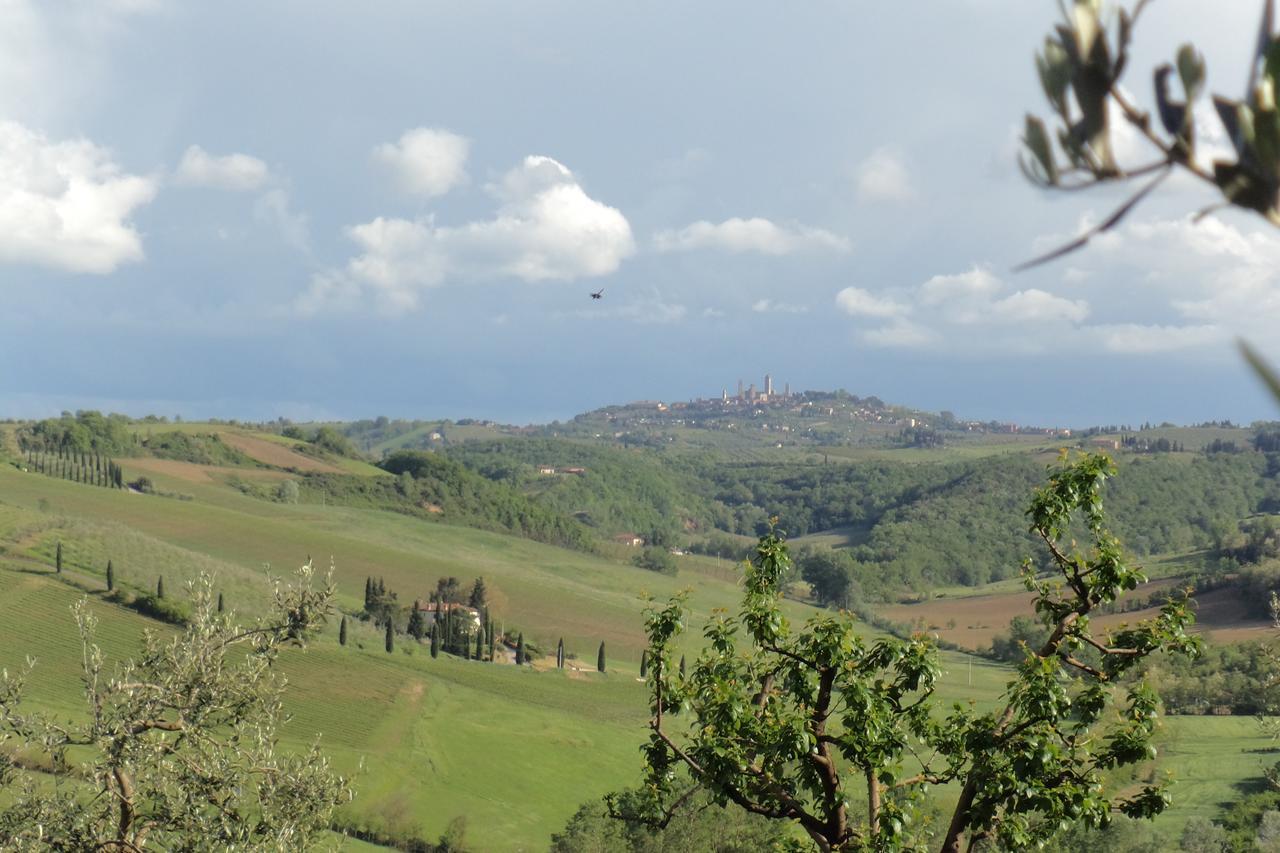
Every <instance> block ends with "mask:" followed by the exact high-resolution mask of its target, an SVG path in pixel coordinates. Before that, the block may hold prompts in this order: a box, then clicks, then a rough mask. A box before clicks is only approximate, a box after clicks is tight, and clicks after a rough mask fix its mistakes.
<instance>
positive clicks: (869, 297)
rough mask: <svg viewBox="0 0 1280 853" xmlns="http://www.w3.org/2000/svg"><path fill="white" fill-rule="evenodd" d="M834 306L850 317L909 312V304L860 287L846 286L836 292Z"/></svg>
mask: <svg viewBox="0 0 1280 853" xmlns="http://www.w3.org/2000/svg"><path fill="white" fill-rule="evenodd" d="M836 306H837V307H839V308H840V310H842V311H844V312H845V313H846V314H848V315H850V316H851V317H900V316H904V315H906V314H909V313H911V306H910V305H905V304H903V303H901V302H897V301H895V300H893V299H890V298H888V297H883V296H876V295H875V294H874V293H872V292H871V291H869V290H863V289H862V288H860V287H846V288H845V289H844V290H842V291H840V292H839V293H837V294H836Z"/></svg>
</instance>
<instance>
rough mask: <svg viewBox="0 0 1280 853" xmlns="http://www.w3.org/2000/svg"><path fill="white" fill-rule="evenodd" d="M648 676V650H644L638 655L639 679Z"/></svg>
mask: <svg viewBox="0 0 1280 853" xmlns="http://www.w3.org/2000/svg"><path fill="white" fill-rule="evenodd" d="M648 674H649V650H648V649H645V650H644V651H643V652H641V653H640V677H641V678H644V677H645V676H646V675H648Z"/></svg>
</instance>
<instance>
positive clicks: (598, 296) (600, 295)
mask: <svg viewBox="0 0 1280 853" xmlns="http://www.w3.org/2000/svg"><path fill="white" fill-rule="evenodd" d="M603 297H604V288H603V287H602V288H600V289H599V290H597V291H596V292H595V293H592V294H591V298H592V299H601V298H603Z"/></svg>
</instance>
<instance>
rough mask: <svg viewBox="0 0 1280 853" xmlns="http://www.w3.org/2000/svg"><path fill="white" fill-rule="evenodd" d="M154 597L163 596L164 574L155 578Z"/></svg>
mask: <svg viewBox="0 0 1280 853" xmlns="http://www.w3.org/2000/svg"><path fill="white" fill-rule="evenodd" d="M156 598H164V575H161V576H160V577H159V578H158V579H157V580H156Z"/></svg>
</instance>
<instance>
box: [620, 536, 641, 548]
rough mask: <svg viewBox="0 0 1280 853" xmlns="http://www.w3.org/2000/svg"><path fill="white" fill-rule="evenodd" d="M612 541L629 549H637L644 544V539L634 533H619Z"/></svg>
mask: <svg viewBox="0 0 1280 853" xmlns="http://www.w3.org/2000/svg"><path fill="white" fill-rule="evenodd" d="M613 541H614V542H617V543H618V544H619V545H626V546H627V547H629V548H639V547H640V546H641V545H643V544H644V537H643V536H639V535H637V534H635V533H619V534H618V535H617V536H614V537H613Z"/></svg>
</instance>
